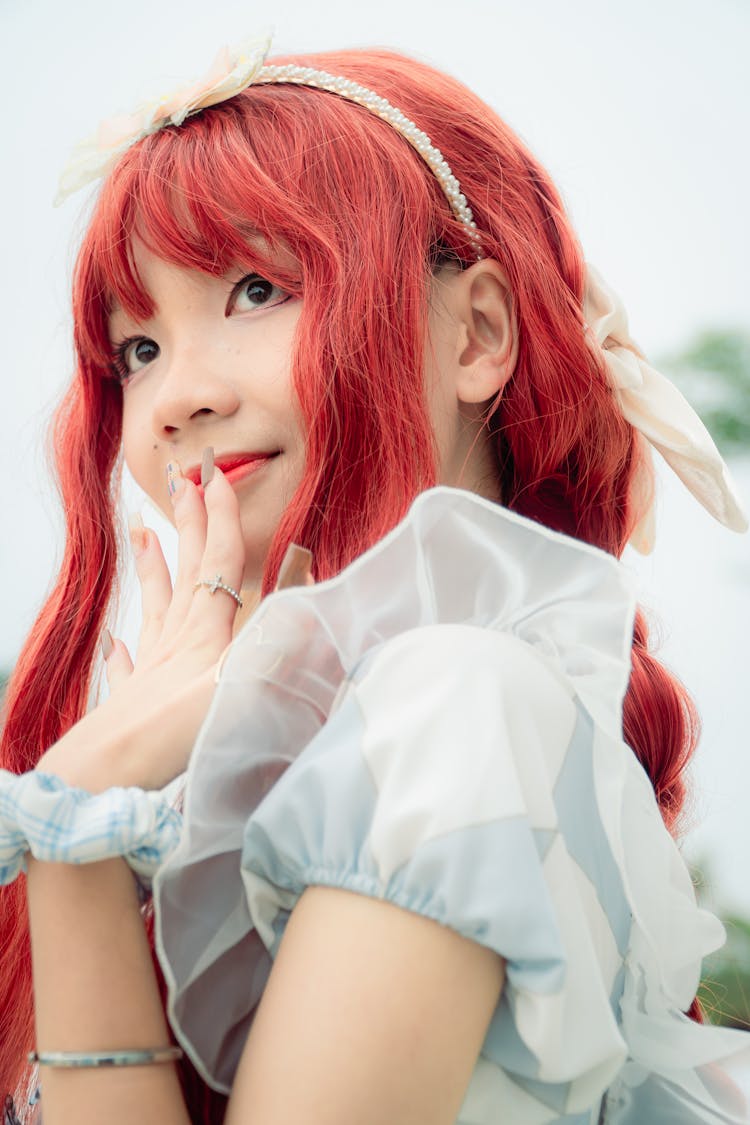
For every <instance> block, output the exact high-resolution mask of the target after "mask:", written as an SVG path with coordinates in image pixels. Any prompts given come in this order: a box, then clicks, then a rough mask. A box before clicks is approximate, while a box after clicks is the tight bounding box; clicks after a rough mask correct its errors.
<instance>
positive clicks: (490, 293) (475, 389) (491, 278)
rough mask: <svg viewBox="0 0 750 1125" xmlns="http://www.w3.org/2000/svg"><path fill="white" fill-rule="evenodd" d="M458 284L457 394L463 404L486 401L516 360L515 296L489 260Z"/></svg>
mask: <svg viewBox="0 0 750 1125" xmlns="http://www.w3.org/2000/svg"><path fill="white" fill-rule="evenodd" d="M456 282H457V292H456V294H455V296H456V297H457V302H456V313H457V315H458V318H459V322H460V329H461V332H460V340H461V348H460V354H459V357H458V364H457V370H456V394H457V396H458V398H459V400H460V401H461V402H466V403H480V402H488V401H489V400H490V399H492V398H494V397H495V395H497V394H498V392H499V391H502V389H503V387H504V386H505V384H506V383H507V382H508V380H509V379H510V377H511V375H512V374H513V371H514V370H515V366H516V361H517V358H518V326H517V323H516V317H515V312H514V308H513V294H512V292H511V290H510V286H509V285H508V282H507V279H506V277H505V274H504V273H503V270H502V269H501V268H500V266H499V265H498V263H497V262H495V261H493V260H492V259H484V260H482V261H480V262H476V263H475V264H474V265H472V266H470V267H469V269H467V270H464V271H463V272H462V273H461V274H460V275H458V276H457V278H456Z"/></svg>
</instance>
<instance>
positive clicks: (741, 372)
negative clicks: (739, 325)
mask: <svg viewBox="0 0 750 1125" xmlns="http://www.w3.org/2000/svg"><path fill="white" fill-rule="evenodd" d="M657 366H658V367H660V368H661V370H663V371H664V373H665V374H668V375H670V376H671V377H672V378H673V379H674V381H675V383H676V384H677V385H678V386H679V388H680V390H681V391H682V393H683V394H684V395H685V397H686V398H687V399H688V400H689V401H690V402H691V403H692V405H693V406H694V407H695V409H696V410H697V411H698V413H699V414H700V416H701V418H702V419H703V421H704V422H705V424H706V426H707V427H708V429H709V430H710V432H711V434H712V436H713V438H714V440H715V441H716V444H717V445H718V446H720V447H721V449H722V450H723V451H724V452H725V453H735V452H740V451H741V450H747V449H750V334H749V333H747V332H741V331H740V330H739V329H736V330H726V331H723V332H722V331H719V330H717V329H713V330H710V331H705V332H702V333H700V334H699V335H698V336H696V337H695V339H694V340H693V341H692V343H690V344H689V345H688V346H687V347H686V348H685V349H684V350H683V351H681V352H678V353H676V354H674V355H671V356H664V357H662V358H661V359H660V360H659V362H658V364H657Z"/></svg>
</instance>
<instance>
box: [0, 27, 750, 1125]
mask: <svg viewBox="0 0 750 1125" xmlns="http://www.w3.org/2000/svg"><path fill="white" fill-rule="evenodd" d="M263 53H264V52H263V50H262V49H261V48H258V49H257V50H255V51H254V52H253V50H251V51H250V52H249V53H248V52H245V53H244V54H240V55H239V56H236V57H230V56H228V55H225V56H222V57H220V59H219V60H217V64H216V65H215V67H214V70H213V71H212V73H211V74H210V75H209V77H208V78H207V80H206V81H205V82H204V83H202V84H198V85H196V86H195V87H193V88H191V89H189V90H186V91H182V92H181V93H180V95H179V96H177V97H176V98H175V99H174V101H173V102H170V103H167V102H162V103H160V104H158V105H153V106H150V107H147V108H146V109H145V110H144V111H143V113H142V114H136V115H134V116H133V118H130V119H121V120H119V121H117V122H115V123H113V124H112V123H111V124H110V125H109V126H108V127H107V128H105V129H103V130H102V131H101V132H100V134H99V137H98V138H97V140H96V142H95V143H94V144H93V145H91V146H89V147H87V148H84V149H83V150H82V152H81V153H80V154H79V158H78V161H77V163H76V165H75V167H74V168H73V170H72V171H71V172H70V173H69V175H68V178H67V181H66V185H65V186H66V187H75V186H77V185H78V184H79V183H81V182H85V181H86V179H88V178H91V176H92V175H96V174H99V173H100V172H101V171H103V170H106V171H107V172H108V175H107V178H106V179H105V181H104V184H103V186H102V189H101V194H100V197H99V201H98V204H97V207H96V210H95V213H94V217H93V219H92V222H91V225H90V227H89V230H88V233H87V234H86V237H85V239H84V243H83V246H82V249H81V252H80V256H79V260H78V267H77V271H76V277H75V289H74V313H75V336H76V348H77V355H78V370H77V372H76V377H75V380H74V382H73V384H72V386H71V388H70V391H69V393H68V396H67V398H66V400H65V402H64V404H63V406H62V408H61V410H60V413H59V416H58V420H57V429H56V439H57V441H56V449H57V453H58V461H59V470H60V480H61V484H62V489H63V496H64V499H65V502H66V515H67V520H68V540H67V549H66V554H65V558H64V562H63V566H62V570H61V574H60V577H59V580H58V583H57V585H56V587H55V589H54V591H53V593H52V596H51V598H50V600H49V602H48V603H47V605H46V606H45V608H44V610H43V612H42V614H41V616H40V618H39V621H38V622H37V625H36V627H35V629H34V632H33V634H32V636H31V638H30V640H29V642H28V645H27V647H26V649H25V651H24V653H23V655H22V657H21V660H20V661H19V666H18V669H17V672H16V675H15V678H14V681H13V683H12V684H11V686H10V689H9V694H8V706H7V719H6V723H5V729H4V739H3V765H4V766H5V768H6V771H7V772H6V773H4V774H3V775H2V789H1V790H0V865H2V866H0V872H1V873H2V881H3V882H5V883H7V884H8V885H7V886H6V887H5V888H4V892H3V898H4V903H3V907H4V909H3V931H4V932H3V945H2V948H3V961H2V973H3V975H2V986H3V997H2V1002H1V1003H2V1011H3V1024H2V1036H3V1045H2V1050H1V1056H2V1081H3V1087H2V1088H3V1089H7V1090H8V1091H10V1092H12V1093H13V1095H14V1098H13V1099H11V1098H10V1097H9V1099H8V1101H7V1105H6V1115H7V1118H8V1120H9V1121H12V1120H16V1119H21V1120H24V1119H32V1117H33V1115H35V1114H38V1106H37V1107H36V1108H34V1107H32V1108H29V1107H28V1106H27V1104H26V1098H27V1095H28V1091H27V1087H29V1088H30V1089H33V1090H35V1089H36V1086H37V1080H38V1078H39V1079H40V1080H41V1091H42V1103H41V1104H42V1107H43V1115H44V1125H57V1123H68V1122H73V1121H75V1122H76V1123H84V1122H101V1121H104V1120H106V1121H107V1122H109V1123H111V1125H120V1123H125V1122H127V1123H130V1122H139V1123H148V1122H154V1123H156V1122H158V1123H159V1125H165V1123H169V1125H171V1123H181V1122H187V1121H189V1120H192V1121H196V1122H213V1121H221V1120H222V1119H223V1117H224V1111H225V1108H226V1121H227V1122H230V1123H239V1122H244V1121H258V1122H261V1121H262V1122H264V1125H265V1123H267V1125H276V1123H282V1122H283V1123H286V1122H291V1121H294V1122H301V1121H304V1122H306V1123H308V1125H319V1123H320V1125H323V1123H325V1125H336V1123H339V1122H341V1123H344V1122H346V1123H350V1122H352V1121H356V1122H357V1123H358V1125H370V1123H372V1125H376V1123H377V1125H381V1123H386V1122H387V1123H388V1125H397V1123H398V1125H401V1123H403V1125H406V1123H409V1125H412V1123H417V1122H418V1123H420V1125H424V1123H426V1122H430V1125H440V1123H443V1122H444V1123H445V1125H449V1123H453V1122H456V1121H458V1122H462V1123H464V1125H469V1123H474V1125H490V1123H495V1122H498V1123H499V1122H503V1123H506V1122H513V1123H514V1125H515V1123H519V1125H525V1123H528V1125H531V1123H532V1122H534V1123H537V1122H563V1121H565V1122H576V1123H579V1122H581V1123H582V1122H586V1123H590V1122H600V1121H603V1122H607V1123H609V1125H612V1123H617V1125H621V1123H628V1125H635V1123H636V1122H645V1121H648V1122H650V1123H651V1122H653V1123H658V1122H665V1123H666V1122H672V1121H677V1120H679V1121H695V1122H709V1121H725V1122H739V1121H746V1120H747V1114H746V1110H745V1108H744V1102H743V1098H742V1096H741V1093H740V1091H739V1089H738V1087H737V1086H736V1085H735V1084H734V1083H733V1082H732V1080H731V1078H730V1076H729V1075H730V1071H731V1069H732V1066H733V1065H739V1064H741V1063H743V1062H744V1061H745V1060H746V1059H747V1056H748V1047H747V1044H746V1041H745V1037H744V1036H742V1035H739V1034H736V1033H728V1032H724V1031H721V1030H718V1029H709V1028H707V1027H704V1026H702V1025H701V1024H700V1023H699V1022H697V1016H698V1012H697V1009H696V1006H695V1004H694V998H695V991H696V987H697V984H698V977H699V971H700V960H701V957H702V956H703V954H704V953H705V952H707V951H708V950H710V949H712V948H714V947H715V946H716V945H717V944H719V943H720V941H721V928H720V926H719V925H718V923H717V922H716V920H715V919H713V918H712V917H711V916H709V915H707V914H706V913H705V912H703V911H701V910H699V909H698V908H697V907H696V905H695V902H694V899H693V896H692V890H691V887H690V880H689V877H688V875H687V872H686V870H685V868H684V865H683V864H682V862H681V860H680V858H679V854H678V852H677V850H676V848H675V846H674V844H673V842H672V839H671V837H670V834H669V830H674V829H675V828H676V826H677V824H678V819H679V814H680V810H681V806H682V802H683V781H682V771H683V769H684V766H685V764H686V761H687V759H688V757H689V755H690V753H691V750H692V747H693V741H694V734H693V730H694V728H693V713H692V709H691V705H690V702H689V699H688V698H687V696H686V695H685V693H684V691H683V689H682V688H681V687H680V686H679V685H678V684H676V683H675V682H674V681H673V680H672V678H671V677H670V676H669V674H668V673H667V672H666V671H665V670H664V669H663V668H661V667H660V665H659V664H658V663H657V662H656V660H655V659H654V658H653V657H652V656H651V655H650V654H649V652H648V639H647V631H646V628H645V625H644V622H643V620H642V618H641V617H640V615H638V614H636V613H635V607H634V601H633V595H632V592H631V589H630V585H629V582H628V580H627V578H626V576H625V574H624V573H623V571H622V569H621V568H620V565H619V563H618V562H617V561H616V559H617V556H619V555H620V554H621V552H622V550H623V549H624V547H625V545H626V543H627V542H628V540H629V539H631V538H633V539H635V540H637V541H639V542H640V543H641V544H643V543H644V542H647V541H648V540H649V538H650V534H651V528H650V518H649V512H650V500H651V487H650V486H651V478H650V468H649V466H650V461H649V454H648V452H647V448H648V447H647V444H646V441H648V442H650V443H651V444H653V445H655V446H656V447H657V448H659V449H660V450H661V451H662V452H663V453H664V454H665V456H666V457H667V458H668V459H669V460H670V462H671V463H672V465H673V467H674V468H675V469H676V471H677V472H678V473H679V474H680V475H681V476H682V478H683V480H684V481H685V483H686V484H687V486H688V487H689V488H690V489H691V490H692V491H693V492H694V493H695V494H696V496H697V497H698V498H699V499H700V500H701V502H702V503H703V504H704V506H706V507H707V508H708V509H709V510H710V511H711V512H712V513H713V514H714V515H716V516H717V517H718V518H720V519H722V520H723V521H724V522H725V523H727V524H728V525H729V526H733V527H735V528H736V529H738V530H739V529H741V528H742V526H743V525H744V517H743V515H742V513H741V511H740V509H739V506H738V504H737V501H736V499H735V497H734V495H733V493H732V489H731V485H730V482H729V481H728V479H727V476H726V472H725V469H724V466H723V464H722V462H721V460H720V458H719V457H718V454H717V453H716V450H715V449H714V447H713V445H712V443H711V441H710V438H708V435H707V434H706V433H705V430H703V428H702V427H701V425H700V423H699V422H698V420H697V419H696V418H695V416H694V415H693V414H692V412H691V411H690V410H689V408H688V407H687V404H685V403H684V401H683V400H682V399H681V398H680V396H679V395H678V394H677V392H676V391H675V390H674V388H671V387H670V385H669V384H668V383H666V381H665V380H663V378H662V377H661V376H659V375H658V374H657V373H656V372H654V371H653V370H652V369H651V368H649V367H648V365H647V364H646V362H645V360H644V359H643V357H642V356H641V355H640V353H638V351H637V349H636V348H635V346H634V345H633V344H632V342H631V341H630V338H629V335H628V330H627V322H626V319H625V315H624V312H623V310H622V307H621V306H620V305H619V302H618V301H617V299H616V298H615V297H614V295H613V294H611V293H610V291H609V290H608V289H607V287H606V285H605V284H604V283H603V282H602V281H601V279H600V278H599V277H598V275H596V273H595V271H593V270H592V269H590V268H587V267H586V265H585V263H584V260H583V257H582V253H581V250H580V247H579V245H578V243H577V241H576V239H575V236H574V234H573V232H572V230H571V228H570V224H569V222H568V220H567V218H566V216H565V214H564V212H563V209H562V206H561V203H560V200H559V197H558V195H557V192H556V190H555V188H554V186H553V185H552V184H551V183H550V181H549V179H548V177H547V175H546V173H545V172H544V170H543V169H542V168H541V167H540V166H539V164H538V163H537V162H536V161H535V160H534V158H533V157H532V156H531V155H530V154H529V153H528V152H527V151H526V149H525V148H524V147H523V146H522V145H521V143H520V142H519V140H518V138H517V137H515V136H514V134H513V133H512V132H511V131H510V130H509V129H508V128H507V126H505V125H504V124H503V123H502V122H501V121H500V120H499V119H498V118H497V117H496V116H495V115H494V114H493V113H492V112H491V111H490V110H489V109H488V108H487V107H486V106H485V105H483V104H482V103H481V102H480V101H479V100H478V99H477V98H476V97H474V96H473V95H472V94H471V93H470V92H469V91H467V90H466V89H465V88H464V87H462V86H461V85H459V84H458V83H457V82H455V81H453V80H451V79H449V78H447V77H445V76H443V75H440V74H438V73H436V72H434V71H432V70H431V69H429V68H427V67H425V66H423V65H420V64H417V63H415V62H412V61H410V60H408V59H404V58H401V57H399V56H396V55H392V54H389V53H385V52H367V53H357V52H342V53H337V54H329V55H319V56H314V57H309V58H302V59H293V60H279V61H277V62H275V63H274V64H273V65H272V66H271V65H264V63H263ZM121 452H122V457H123V458H124V460H125V462H126V463H127V465H128V467H129V469H130V470H131V472H132V474H133V476H134V477H135V479H136V481H137V482H138V483H139V484H140V485H141V487H142V488H143V489H144V491H145V492H146V493H147V494H148V495H149V496H150V497H151V499H152V500H153V501H154V502H155V503H156V504H157V505H158V506H159V507H160V508H161V509H162V511H164V513H165V514H166V515H167V516H168V518H169V519H171V520H172V522H173V523H174V524H175V526H176V528H177V533H178V538H179V563H178V568H177V574H176V577H175V580H174V584H173V583H172V582H171V580H170V577H169V574H168V571H167V568H166V565H165V562H164V559H163V556H162V553H161V549H160V547H159V544H158V542H157V540H156V537H155V536H154V534H153V532H150V531H148V530H146V529H145V528H143V526H142V525H140V524H139V523H138V522H137V521H136V523H135V524H134V526H133V527H132V529H131V544H132V549H133V552H134V554H135V558H136V567H137V571H138V576H139V579H140V583H141V587H142V594H143V628H142V634H141V639H140V644H139V649H138V653H137V654H136V655H135V656H134V658H133V659H131V656H130V654H129V653H128V652H127V650H126V649H125V647H124V645H123V644H122V642H120V641H117V640H115V641H113V640H112V638H111V637H110V635H109V634H108V632H107V631H106V628H105V622H106V617H107V613H108V610H109V605H110V600H111V597H112V594H113V587H114V580H115V574H116V566H117V553H118V549H117V531H116V527H115V519H114V496H115V495H116V486H117V480H118V475H119V465H120V455H121ZM436 486H437V487H436ZM310 558H311V559H312V565H311V567H310V564H309V559H310ZM313 578H314V580H315V582H314V583H313ZM100 638H101V639H102V648H103V652H104V659H105V661H106V669H107V678H108V681H109V685H110V689H111V691H110V694H109V696H108V698H107V699H106V701H105V702H103V703H100V704H99V705H98V706H97V707H95V708H94V709H93V710H90V711H89V712H88V713H86V711H87V701H88V698H89V690H90V681H91V676H92V672H93V669H94V665H95V662H96V657H97V651H98V647H97V646H98V642H99V639H100ZM233 638H234V639H233ZM185 771H187V772H186V773H185ZM183 775H184V776H183ZM174 803H176V804H177V805H178V806H179V807H180V808H181V809H182V816H181V815H180V814H179V813H178V812H177V811H176V810H175V808H174V807H173V805H174ZM24 864H25V865H26V881H25V885H23V882H22V881H20V880H18V881H15V882H14V881H13V880H14V878H15V876H16V875H17V874H18V873H19V871H20V870H21V868H22V867H23V865H24ZM134 873H135V875H136V878H134ZM152 878H153V908H154V909H155V918H156V934H155V941H156V948H157V952H158V968H157V969H155V968H154V966H153V964H152V957H151V951H150V947H149V940H148V931H149V929H150V923H151V919H152V904H151V897H150V893H149V886H150V882H151V879H152ZM27 895H28V907H29V910H28V926H30V931H31V951H32V953H33V989H32V975H31V963H30V957H29V952H28V934H27V919H26V914H25V907H24V902H25V898H26V896H27ZM144 922H145V924H144ZM161 974H163V977H164V978H165V981H166V990H165V991H166V994H167V995H166V1004H167V1015H166V1016H165V1010H164V1007H163V1002H162V997H161V994H160V983H159V982H160V978H161ZM32 1007H33V1010H34V1012H35V1020H36V1027H35V1031H34V1030H33V1023H32ZM688 1011H689V1012H690V1015H691V1016H692V1018H689V1016H688V1015H685V1014H684V1013H686V1012H688ZM172 1034H173V1035H174V1036H175V1037H176V1040H177V1041H178V1043H179V1046H176V1045H175V1044H174V1041H173V1040H172ZM32 1047H34V1052H33V1061H34V1064H35V1065H34V1066H33V1067H32V1069H31V1070H30V1069H29V1068H28V1064H27V1062H26V1053H27V1052H28V1051H29V1050H31V1048H32ZM183 1051H184V1053H185V1057H181V1056H182V1052H183Z"/></svg>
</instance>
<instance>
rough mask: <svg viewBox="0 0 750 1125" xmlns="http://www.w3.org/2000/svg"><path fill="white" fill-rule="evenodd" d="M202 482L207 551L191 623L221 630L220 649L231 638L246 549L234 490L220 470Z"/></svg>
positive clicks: (237, 607) (201, 569)
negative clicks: (195, 621)
mask: <svg viewBox="0 0 750 1125" xmlns="http://www.w3.org/2000/svg"><path fill="white" fill-rule="evenodd" d="M204 480H205V481H206V483H205V485H204V490H203V492H204V500H205V505H206V515H207V520H208V524H207V530H206V549H205V551H204V554H203V559H202V561H201V568H200V579H199V582H200V585H199V586H198V588H197V589H196V590H195V591H194V597H193V607H194V608H193V610H191V614H192V616H193V619H194V620H198V619H200V620H202V621H203V622H204V624H205V627H206V629H208V630H212V631H215V630H217V629H218V630H220V632H217V633H216V634H215V636H216V641H217V643H218V644H219V645H220V648H223V647H224V645H225V644H226V643H227V641H228V640H229V638H230V637H231V629H232V625H233V623H234V618H235V616H236V614H237V610H238V609H239V608H240V601H241V599H240V596H239V590H240V587H241V586H242V574H243V570H244V563H245V546H244V541H243V538H242V527H241V524H240V511H239V504H238V502H237V497H236V495H235V493H234V489H233V488H232V486H231V485H230V483H229V481H228V480H227V479H226V477H225V476H224V474H223V473H222V472H221V470H219V469H216V470H214V471H213V473H208V474H204ZM222 638H224V639H222Z"/></svg>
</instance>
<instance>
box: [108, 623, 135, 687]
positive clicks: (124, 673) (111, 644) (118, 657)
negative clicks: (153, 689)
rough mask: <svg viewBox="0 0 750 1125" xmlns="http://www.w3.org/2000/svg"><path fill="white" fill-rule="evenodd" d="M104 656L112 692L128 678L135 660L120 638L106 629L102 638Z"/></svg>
mask: <svg viewBox="0 0 750 1125" xmlns="http://www.w3.org/2000/svg"><path fill="white" fill-rule="evenodd" d="M101 646H102V656H103V657H104V671H105V674H106V677H107V684H108V685H109V690H110V693H111V692H113V691H115V690H116V689H117V687H118V686H119V684H121V683H123V682H124V681H125V680H127V679H128V678H129V677H130V675H131V674H132V671H133V661H132V660H131V659H130V653H129V652H128V650H127V648H126V647H125V645H124V644H123V643H122V641H120V640H115V638H114V637H113V636H112V634H111V633H110V631H109V629H105V630H104V632H103V633H102V639H101Z"/></svg>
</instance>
